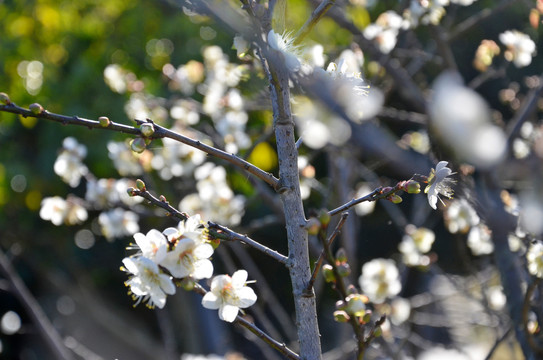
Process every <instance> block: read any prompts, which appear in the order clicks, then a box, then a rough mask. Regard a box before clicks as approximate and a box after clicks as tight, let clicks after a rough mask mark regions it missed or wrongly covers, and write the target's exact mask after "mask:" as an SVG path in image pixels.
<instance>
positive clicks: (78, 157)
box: [54, 137, 88, 187]
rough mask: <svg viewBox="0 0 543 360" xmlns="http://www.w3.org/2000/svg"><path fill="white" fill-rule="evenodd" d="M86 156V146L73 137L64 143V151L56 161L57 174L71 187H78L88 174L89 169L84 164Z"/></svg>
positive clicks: (66, 139)
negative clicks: (82, 178)
mask: <svg viewBox="0 0 543 360" xmlns="http://www.w3.org/2000/svg"><path fill="white" fill-rule="evenodd" d="M85 156H87V148H86V147H85V145H83V144H79V143H78V142H77V140H76V139H74V138H73V137H67V138H65V139H64V141H63V142H62V151H61V152H60V154H59V155H58V157H57V159H56V161H55V165H54V170H55V174H57V175H58V176H60V177H61V178H62V180H63V181H64V182H66V183H67V184H69V185H70V186H71V187H76V186H78V185H79V182H80V181H81V177H83V176H85V175H87V173H88V169H87V167H86V166H85V165H84V164H83V163H82V160H83V159H84V158H85Z"/></svg>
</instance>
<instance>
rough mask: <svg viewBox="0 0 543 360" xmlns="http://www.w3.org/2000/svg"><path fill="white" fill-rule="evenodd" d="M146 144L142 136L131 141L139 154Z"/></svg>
mask: <svg viewBox="0 0 543 360" xmlns="http://www.w3.org/2000/svg"><path fill="white" fill-rule="evenodd" d="M146 146H147V145H146V144H145V140H144V139H142V138H136V139H133V140H132V141H131V142H130V148H131V149H132V151H133V152H135V153H138V154H141V153H142V152H143V151H144V150H145V147H146Z"/></svg>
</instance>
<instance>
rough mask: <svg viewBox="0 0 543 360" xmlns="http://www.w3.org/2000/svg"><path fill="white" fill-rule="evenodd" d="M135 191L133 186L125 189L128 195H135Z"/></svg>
mask: <svg viewBox="0 0 543 360" xmlns="http://www.w3.org/2000/svg"><path fill="white" fill-rule="evenodd" d="M137 191H138V190H136V189H135V188H133V187H129V188H128V189H126V192H127V193H128V196H136V195H137Z"/></svg>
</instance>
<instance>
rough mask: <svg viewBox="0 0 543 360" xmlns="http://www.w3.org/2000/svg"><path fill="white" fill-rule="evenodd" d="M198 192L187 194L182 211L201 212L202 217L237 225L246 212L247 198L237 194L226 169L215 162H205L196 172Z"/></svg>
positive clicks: (181, 205) (181, 204)
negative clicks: (229, 180) (230, 184)
mask: <svg viewBox="0 0 543 360" xmlns="http://www.w3.org/2000/svg"><path fill="white" fill-rule="evenodd" d="M194 177H195V179H196V181H197V183H196V188H197V189H198V193H196V194H189V195H187V196H185V197H184V198H183V199H182V200H181V202H180V204H179V208H180V209H181V211H184V212H187V213H189V214H200V215H201V216H202V218H205V219H209V220H213V221H216V222H219V223H221V224H225V225H237V224H239V223H240V222H241V217H242V216H243V214H244V211H245V210H244V205H245V198H244V197H243V196H242V195H235V194H234V192H233V191H232V189H230V186H229V185H228V183H227V181H226V170H225V169H224V168H223V167H222V166H217V165H215V164H213V163H205V164H203V165H201V166H200V167H198V168H197V169H196V170H195V172H194Z"/></svg>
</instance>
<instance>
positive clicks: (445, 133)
mask: <svg viewBox="0 0 543 360" xmlns="http://www.w3.org/2000/svg"><path fill="white" fill-rule="evenodd" d="M433 88H434V94H433V97H432V100H431V101H430V103H429V115H430V120H431V122H430V128H431V130H434V132H435V135H437V136H436V138H437V139H439V140H440V141H442V142H444V143H445V144H446V145H447V146H448V147H449V148H450V149H451V150H452V151H454V152H455V153H456V155H457V156H458V157H459V158H460V160H461V161H466V162H468V163H471V164H473V165H475V166H478V167H481V168H488V167H491V166H494V165H496V164H497V163H498V162H500V161H501V160H502V158H503V156H504V154H505V149H506V137H505V134H504V132H503V130H502V129H501V128H499V127H498V126H495V125H493V124H492V120H491V117H490V111H489V109H488V106H487V104H486V102H485V100H484V99H483V97H482V96H481V95H479V94H478V93H476V92H475V91H474V90H472V89H470V88H468V87H466V86H464V85H463V84H462V79H461V77H460V75H459V74H457V73H453V72H445V73H443V74H441V75H440V76H439V77H438V78H437V79H436V81H435V83H434V87H433Z"/></svg>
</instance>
